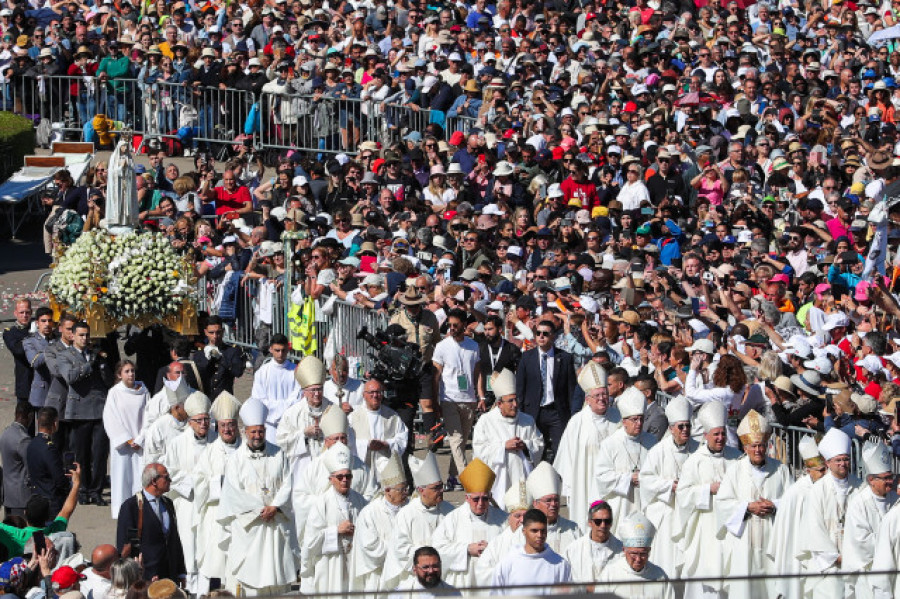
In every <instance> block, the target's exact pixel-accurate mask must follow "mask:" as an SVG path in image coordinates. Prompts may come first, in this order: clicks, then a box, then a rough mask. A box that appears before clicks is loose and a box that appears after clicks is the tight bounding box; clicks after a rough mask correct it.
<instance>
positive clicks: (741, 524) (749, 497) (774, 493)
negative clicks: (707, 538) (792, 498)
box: [716, 410, 791, 599]
mask: <svg viewBox="0 0 900 599" xmlns="http://www.w3.org/2000/svg"><path fill="white" fill-rule="evenodd" d="M737 434H738V437H739V438H740V440H741V443H742V444H743V448H744V454H745V455H744V456H743V457H742V458H740V459H737V460H734V461H733V462H731V463H730V464H729V465H728V468H727V469H726V470H725V478H723V479H722V484H721V485H720V486H719V492H718V494H717V495H716V514H717V516H718V520H719V527H720V530H719V535H720V537H721V536H722V535H724V537H725V538H724V541H722V543H721V544H720V545H719V547H718V548H717V549H721V550H723V551H724V552H725V560H726V562H725V563H726V564H727V567H726V568H725V570H724V571H723V572H722V574H723V575H725V576H750V575H753V574H776V573H777V572H776V570H775V563H774V562H773V561H772V559H771V558H770V557H769V555H768V553H767V550H766V549H767V547H768V544H769V538H770V537H771V536H772V534H773V526H772V523H773V521H774V520H775V511H776V508H777V506H778V502H779V501H780V499H781V496H782V495H784V492H785V491H786V490H787V489H788V487H790V485H791V473H790V471H789V470H788V468H787V466H785V465H784V464H782V463H781V462H779V461H778V460H776V459H774V458H770V457H768V456H767V455H766V448H767V444H768V441H769V435H770V434H771V427H770V426H769V423H768V422H767V421H766V419H765V417H764V416H762V415H761V414H760V413H759V412H757V411H756V410H750V411H749V412H747V415H746V416H744V419H743V420H741V424H740V426H738V430H737ZM773 586H774V585H773V583H772V582H771V580H770V579H767V580H758V579H756V580H732V581H729V582H728V583H727V584H726V590H727V592H728V597H729V599H751V598H753V599H755V598H757V597H774V596H775V595H774V594H773V592H772V587H773Z"/></svg>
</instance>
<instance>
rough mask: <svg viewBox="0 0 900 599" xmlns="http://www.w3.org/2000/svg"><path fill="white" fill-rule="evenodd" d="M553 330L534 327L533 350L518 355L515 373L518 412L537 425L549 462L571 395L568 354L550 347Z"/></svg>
mask: <svg viewBox="0 0 900 599" xmlns="http://www.w3.org/2000/svg"><path fill="white" fill-rule="evenodd" d="M556 332H557V327H556V325H555V324H554V323H553V321H551V320H546V319H544V320H541V321H539V322H538V323H537V325H536V326H535V332H534V334H535V342H536V343H537V347H535V348H532V349H529V350H528V351H526V352H525V353H523V354H522V359H521V360H520V361H519V368H518V369H517V370H516V394H517V395H518V396H519V401H521V402H522V410H523V411H524V412H525V413H526V414H528V415H529V416H531V417H533V418H534V419H535V421H536V422H537V425H538V428H539V429H540V431H541V434H542V435H544V441H545V442H546V449H545V450H544V459H545V460H547V461H548V462H552V461H553V456H554V455H555V453H556V447H557V445H558V444H559V440H560V438H561V437H562V434H563V431H564V430H565V428H566V423H568V422H569V417H570V416H571V415H572V412H571V408H570V407H569V398H571V397H572V394H573V393H574V392H575V382H576V381H575V363H574V361H573V360H572V354H570V353H569V352H567V351H564V350H561V349H557V348H556V347H554V345H553V344H554V342H555V341H556Z"/></svg>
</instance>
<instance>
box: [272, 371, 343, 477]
mask: <svg viewBox="0 0 900 599" xmlns="http://www.w3.org/2000/svg"><path fill="white" fill-rule="evenodd" d="M294 377H295V378H296V380H297V384H298V385H300V388H301V391H300V393H301V395H302V397H303V398H302V399H301V400H300V401H298V402H297V403H295V404H294V405H292V406H291V407H289V408H288V409H286V410H285V411H284V414H283V415H282V417H281V420H280V421H279V423H278V430H277V432H276V434H275V440H274V443H275V444H276V445H277V446H278V447H280V448H281V450H282V451H283V452H284V454H285V456H286V457H287V459H288V460H289V461H290V464H291V470H292V475H293V477H294V478H296V479H299V477H300V475H301V474H303V469H304V468H306V466H307V465H309V462H310V460H312V458H314V457H316V456H318V455H319V454H320V453H322V441H323V436H322V429H321V427H320V426H319V420H320V419H321V418H322V413H323V412H324V411H325V408H327V407H328V406H330V405H331V402H330V401H328V400H327V399H325V397H324V396H323V394H322V391H323V387H322V386H323V384H324V383H325V365H324V364H322V361H321V360H320V359H319V358H317V357H315V356H306V357H305V358H303V359H302V360H300V363H299V364H297V368H295V369H294Z"/></svg>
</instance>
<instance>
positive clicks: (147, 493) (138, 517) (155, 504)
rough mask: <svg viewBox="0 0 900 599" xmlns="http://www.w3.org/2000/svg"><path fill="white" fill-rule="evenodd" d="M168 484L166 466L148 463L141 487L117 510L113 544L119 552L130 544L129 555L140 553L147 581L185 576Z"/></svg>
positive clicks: (169, 480) (169, 483)
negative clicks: (116, 524)
mask: <svg viewBox="0 0 900 599" xmlns="http://www.w3.org/2000/svg"><path fill="white" fill-rule="evenodd" d="M171 483H172V479H171V477H170V476H169V471H168V470H166V467H165V466H163V465H162V464H147V465H146V466H144V473H143V474H142V476H141V485H142V486H143V487H144V488H143V490H142V491H141V492H140V493H137V494H136V495H132V496H131V497H129V498H128V499H126V500H125V503H123V504H122V507H121V508H120V509H119V522H118V527H117V529H116V547H117V548H118V549H119V552H124V551H125V547H126V546H130V557H133V558H136V557H137V556H138V554H140V555H141V556H142V560H143V564H144V579H145V580H148V581H149V580H153V579H155V578H171V579H172V580H177V579H178V578H184V577H185V576H186V575H187V571H186V570H185V567H184V552H183V551H182V549H181V540H180V539H179V537H178V527H177V526H176V522H175V506H174V505H173V504H172V500H171V499H169V498H168V497H166V496H165V493H167V492H168V491H169V486H170V485H171ZM135 540H137V541H139V543H135ZM135 544H137V545H138V546H137V547H135ZM123 555H124V553H123Z"/></svg>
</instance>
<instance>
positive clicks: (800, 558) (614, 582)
mask: <svg viewBox="0 0 900 599" xmlns="http://www.w3.org/2000/svg"><path fill="white" fill-rule="evenodd" d="M453 316H454V315H451V317H453ZM76 326H77V325H76ZM546 326H548V323H546V322H541V323H539V325H538V327H537V329H538V332H539V333H540V332H541V330H542V327H546ZM447 339H451V340H454V343H455V344H456V345H455V346H454V347H453V349H454V350H455V351H454V352H447V351H442V350H441V349H440V348H439V349H438V351H436V353H435V356H436V357H435V360H437V359H438V358H437V356H440V355H447V356H452V357H451V358H450V359H449V361H448V362H446V363H447V364H448V369H449V370H450V372H451V375H450V376H452V377H453V379H451V382H452V383H453V384H454V385H456V392H457V393H461V392H462V391H464V390H465V388H466V384H465V383H464V381H463V380H462V379H460V378H459V377H460V376H462V378H463V379H465V378H466V377H467V376H469V375H470V374H472V373H473V372H475V373H477V372H478V370H477V369H471V370H468V371H466V370H465V369H466V368H468V367H469V366H470V365H469V364H468V363H467V362H466V360H467V357H466V354H465V349H466V344H465V343H464V342H465V341H466V338H465V337H464V336H462V335H461V334H459V333H458V332H455V331H454V327H453V325H452V323H451V327H450V333H449V335H448V337H447ZM285 346H286V344H285V343H284V341H283V340H282V339H279V338H277V337H276V338H274V339H273V347H272V350H271V351H270V354H271V357H270V358H269V359H268V360H267V361H265V362H264V363H263V365H262V366H261V367H260V368H259V369H258V370H257V371H256V373H255V375H254V380H253V384H252V392H251V396H250V397H249V398H247V399H245V400H244V401H243V402H242V401H240V400H238V399H237V398H236V397H235V396H234V395H233V394H232V393H231V392H229V391H228V390H222V391H221V392H220V393H219V394H218V395H217V396H216V397H215V398H214V401H211V400H210V398H209V397H208V396H207V395H206V394H204V393H203V392H201V391H198V390H196V389H195V388H193V387H192V386H191V385H190V384H189V383H188V380H189V377H187V376H185V367H186V364H185V363H184V362H183V361H176V362H173V363H171V364H169V365H167V366H165V367H163V368H162V369H161V370H160V374H161V377H162V385H161V388H160V390H159V392H157V393H156V394H154V395H153V396H150V394H149V392H148V391H147V389H146V387H144V386H143V384H141V383H140V382H137V381H135V380H134V377H135V366H134V364H132V363H131V362H130V361H125V362H123V364H124V366H123V367H121V368H120V370H121V372H120V382H119V383H118V384H117V385H116V386H114V387H113V388H112V389H111V390H110V392H109V394H108V397H107V400H106V403H105V405H104V408H103V416H102V419H103V426H104V428H105V430H106V431H107V433H108V435H109V440H110V447H111V461H110V473H111V477H110V480H111V502H110V507H111V510H112V512H111V513H112V517H113V518H114V519H117V535H116V546H115V547H113V548H112V549H114V550H115V551H116V553H117V554H118V555H121V556H122V557H123V558H125V557H130V558H135V557H139V559H140V564H141V567H142V568H143V577H144V578H145V579H146V580H148V581H153V580H157V579H168V580H172V581H174V582H175V583H177V585H178V586H180V587H183V589H184V592H186V593H188V594H190V595H194V596H197V597H201V596H207V595H208V594H209V593H210V592H213V591H215V590H216V589H224V590H225V591H228V592H230V593H232V594H233V595H235V596H248V597H249V596H266V595H280V594H288V593H292V592H297V591H299V592H300V593H301V594H304V595H320V594H329V593H345V592H361V593H364V594H365V596H367V597H375V596H389V597H397V598H399V597H407V596H412V593H413V592H415V591H423V592H426V593H427V594H426V596H434V595H457V594H471V595H476V594H487V593H491V594H531V595H534V594H546V593H557V592H578V591H589V592H590V591H593V592H610V593H615V594H618V596H621V597H643V598H651V597H653V598H661V599H675V598H678V599H681V598H685V599H687V598H690V599H693V598H726V597H727V598H733V599H742V598H747V599H749V598H757V597H773V598H774V597H785V598H794V597H796V598H800V597H815V598H842V597H859V598H881V599H884V598H888V597H896V596H898V594H900V578H898V576H897V574H896V570H897V569H898V560H900V506H897V507H893V506H894V504H895V502H896V499H897V496H896V494H895V491H894V489H893V483H894V478H893V474H892V471H891V455H890V451H889V449H888V447H887V446H885V445H884V444H881V443H874V442H869V443H867V444H866V445H865V446H864V448H863V452H862V459H863V461H864V462H865V472H866V475H865V480H859V479H857V478H856V477H855V476H854V475H853V474H852V473H851V471H850V459H851V453H852V448H851V438H850V436H848V435H847V434H846V433H845V432H844V431H842V430H841V429H840V428H837V427H832V428H830V429H829V430H828V431H827V433H826V434H824V436H819V437H818V440H817V437H815V436H813V435H808V436H804V437H803V438H802V440H801V442H800V443H799V447H798V448H797V451H798V452H799V455H800V459H802V464H803V469H802V472H799V473H798V476H797V477H796V478H795V476H794V475H793V474H792V472H791V468H790V467H789V466H788V465H786V464H784V463H782V462H780V461H778V460H776V459H774V458H773V457H771V456H770V453H771V451H770V450H771V447H772V444H771V443H770V436H771V432H772V426H771V424H770V423H769V421H768V420H767V419H766V417H765V415H764V414H762V413H759V412H757V411H756V410H754V409H750V410H748V411H747V412H746V414H745V415H744V416H743V418H741V419H740V421H738V422H735V419H734V418H732V413H731V412H730V411H729V409H728V407H727V406H726V404H725V403H723V402H721V401H705V402H697V401H696V400H693V401H692V399H691V397H684V396H678V397H674V398H671V399H670V401H668V403H667V404H666V405H665V406H664V407H663V406H661V405H660V404H659V403H658V402H657V401H656V398H655V397H652V396H650V397H648V396H647V395H646V394H645V393H644V392H642V390H641V389H640V388H639V387H638V386H637V385H631V386H627V387H624V388H622V387H618V386H617V385H616V384H615V383H616V381H614V380H613V379H614V378H615V377H614V376H609V375H608V373H607V371H606V369H604V367H603V366H601V364H599V363H598V362H597V361H596V360H590V361H588V362H587V363H586V364H585V365H584V366H583V367H582V368H581V369H580V371H579V372H578V374H577V376H576V377H575V381H576V383H577V387H576V388H575V389H574V391H573V393H572V394H571V396H570V397H569V398H568V399H569V400H570V401H573V402H574V401H575V400H576V398H578V399H581V400H583V406H582V407H581V409H580V410H579V411H578V412H577V413H575V414H573V415H572V416H571V418H569V419H568V422H567V423H565V425H564V426H563V427H562V428H561V431H560V433H559V436H558V437H556V438H553V437H552V435H554V434H555V433H556V431H554V428H553V427H552V426H548V425H547V422H546V419H547V416H546V411H547V404H546V399H547V396H548V394H552V393H553V389H552V386H551V389H550V390H549V391H548V389H546V388H544V387H541V388H539V389H538V391H537V397H538V400H539V401H540V402H541V407H540V409H539V411H538V412H537V418H535V417H533V416H531V415H529V414H528V413H526V412H525V411H524V410H521V406H522V405H523V404H525V403H526V402H527V401H528V399H527V396H528V393H529V390H528V389H524V388H523V387H522V381H525V382H526V384H527V381H528V380H529V379H528V378H527V377H522V376H521V374H522V373H521V372H519V373H514V372H512V371H511V370H509V369H503V370H501V371H499V372H493V373H491V374H490V375H489V377H488V380H487V381H484V383H485V385H486V386H487V387H488V388H490V389H491V390H492V393H493V396H494V397H495V402H494V405H493V407H491V408H490V409H487V410H485V411H480V413H478V414H477V419H475V421H474V423H472V424H471V426H469V427H468V430H467V431H466V430H464V431H462V432H456V433H454V434H456V435H459V436H461V439H457V440H456V441H455V443H458V445H457V447H459V448H461V452H460V453H461V455H462V457H463V463H462V464H461V466H462V467H461V468H459V466H460V464H456V461H455V459H453V458H452V457H451V459H450V461H449V465H448V468H449V469H448V470H445V471H442V468H441V466H440V465H439V464H440V463H439V461H438V459H437V456H438V453H439V450H440V444H439V441H435V442H432V443H430V444H429V443H426V447H425V448H424V450H422V449H420V450H419V451H414V450H415V448H414V447H412V446H410V445H409V444H408V438H409V437H408V432H409V431H408V429H407V424H406V423H404V422H403V421H402V419H401V418H400V416H399V415H398V413H397V412H396V411H395V410H393V409H391V408H390V407H388V406H387V405H385V403H384V398H385V385H384V384H383V383H381V382H379V381H378V380H375V379H369V380H366V381H358V380H354V379H351V378H349V376H348V368H347V361H346V360H345V359H344V358H343V357H342V356H338V357H337V358H336V359H335V360H333V362H332V363H331V364H330V365H329V366H330V367H329V368H328V369H327V371H326V366H325V364H323V362H322V361H321V360H319V359H318V358H316V357H314V356H307V357H305V358H303V359H302V360H301V361H300V362H299V363H298V364H296V365H295V364H294V363H293V362H291V361H289V360H287V359H286V352H285V351H283V349H285ZM558 357H559V356H557V360H554V364H553V366H554V367H556V368H562V366H563V363H562V362H561V361H560V360H558ZM451 362H452V363H453V367H452V368H450V366H449V364H450V363H451ZM520 367H521V365H520ZM726 367H727V359H725V357H724V356H723V358H722V360H721V361H720V365H719V368H720V369H721V368H726ZM545 368H546V367H545ZM460 373H462V374H460ZM613 374H615V372H614V373H613ZM561 375H562V373H559V372H557V373H556V376H560V377H561ZM478 376H479V375H477V374H476V375H475V378H476V379H477V378H478ZM545 376H546V375H545ZM436 378H437V379H438V380H439V381H440V384H441V393H442V395H441V397H442V399H444V401H442V402H441V403H445V401H446V400H445V398H446V397H447V390H446V389H445V384H446V383H445V382H444V381H443V380H442V374H441V373H438V376H437V377H436ZM517 379H519V380H517ZM544 380H546V379H544ZM539 382H540V381H539ZM480 384H481V381H479V385H480ZM479 388H480V387H479ZM347 389H349V390H352V391H353V393H348V392H346V391H345V390H347ZM614 393H615V394H616V395H617V396H616V397H613V394H614ZM842 393H849V392H848V391H846V390H845V391H842ZM550 397H553V395H550ZM556 397H557V398H559V397H560V396H556ZM835 401H836V402H837V401H839V399H838V397H837V396H836V398H835ZM695 408H696V409H695ZM550 409H552V405H551V406H550ZM657 409H658V410H659V411H660V412H661V414H660V415H661V417H662V418H663V419H664V422H665V424H664V425H663V429H662V430H661V431H659V434H655V433H654V432H650V430H649V429H648V427H647V423H648V419H649V418H652V417H653V416H652V412H653V411H654V410H657ZM17 413H18V412H17ZM442 414H443V418H444V421H445V422H446V421H447V420H448V419H449V418H448V416H449V410H446V409H445V410H443V411H442ZM37 422H38V435H39V438H41V435H44V436H46V437H47V438H48V439H50V438H56V437H57V436H58V434H59V423H58V418H57V415H56V414H55V410H54V409H53V408H46V407H45V408H42V409H41V410H39V411H38V416H37ZM448 428H452V425H450V424H449V423H448ZM730 429H733V432H732V434H731V435H730V434H729V432H730ZM545 434H546V436H545ZM448 437H449V435H448ZM548 437H549V438H548ZM732 437H733V438H734V439H735V442H734V443H730V439H731V438H732ZM469 442H470V447H471V451H469V450H467V448H468V447H469ZM450 443H451V444H452V443H454V441H450ZM49 444H50V445H52V442H50V443H49ZM457 468H458V469H457ZM78 471H79V474H80V471H81V468H79V469H78ZM451 472H453V473H454V474H456V476H450V473H451ZM74 482H75V477H74V475H73V483H74ZM457 485H459V486H461V488H462V490H463V491H464V493H463V494H462V496H461V502H460V503H459V505H454V504H451V503H450V502H448V501H447V500H446V499H445V497H444V494H445V492H452V491H455V490H456V489H457ZM77 486H78V485H73V487H72V488H73V489H76V487H77ZM77 492H80V491H78V490H77V489H76V490H75V491H69V493H70V494H72V493H77ZM29 506H31V503H29ZM28 509H31V508H28ZM63 510H65V508H63ZM60 513H61V515H63V512H60ZM27 514H28V511H27V510H26V515H27ZM68 514H69V515H70V514H71V512H69V513H68ZM566 516H568V517H566ZM32 524H33V523H32V522H31V521H29V525H32ZM4 526H5V525H4ZM26 530H40V529H39V528H31V529H26ZM47 530H48V531H49V530H50V529H47ZM6 534H9V531H8V530H6V529H2V528H0V535H6ZM48 542H49V540H48ZM32 551H33V549H32ZM11 557H12V556H11ZM15 559H19V560H21V559H22V558H21V557H16V558H15ZM4 565H5V564H4ZM870 572H872V573H873V574H871V575H870V574H869V573H870ZM2 573H3V566H0V578H2ZM179 592H180V591H179ZM86 596H87V595H86ZM104 597H105V596H104ZM91 598H92V599H103V598H101V597H100V596H99V594H93V595H91V596H90V598H89V599H91Z"/></svg>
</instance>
